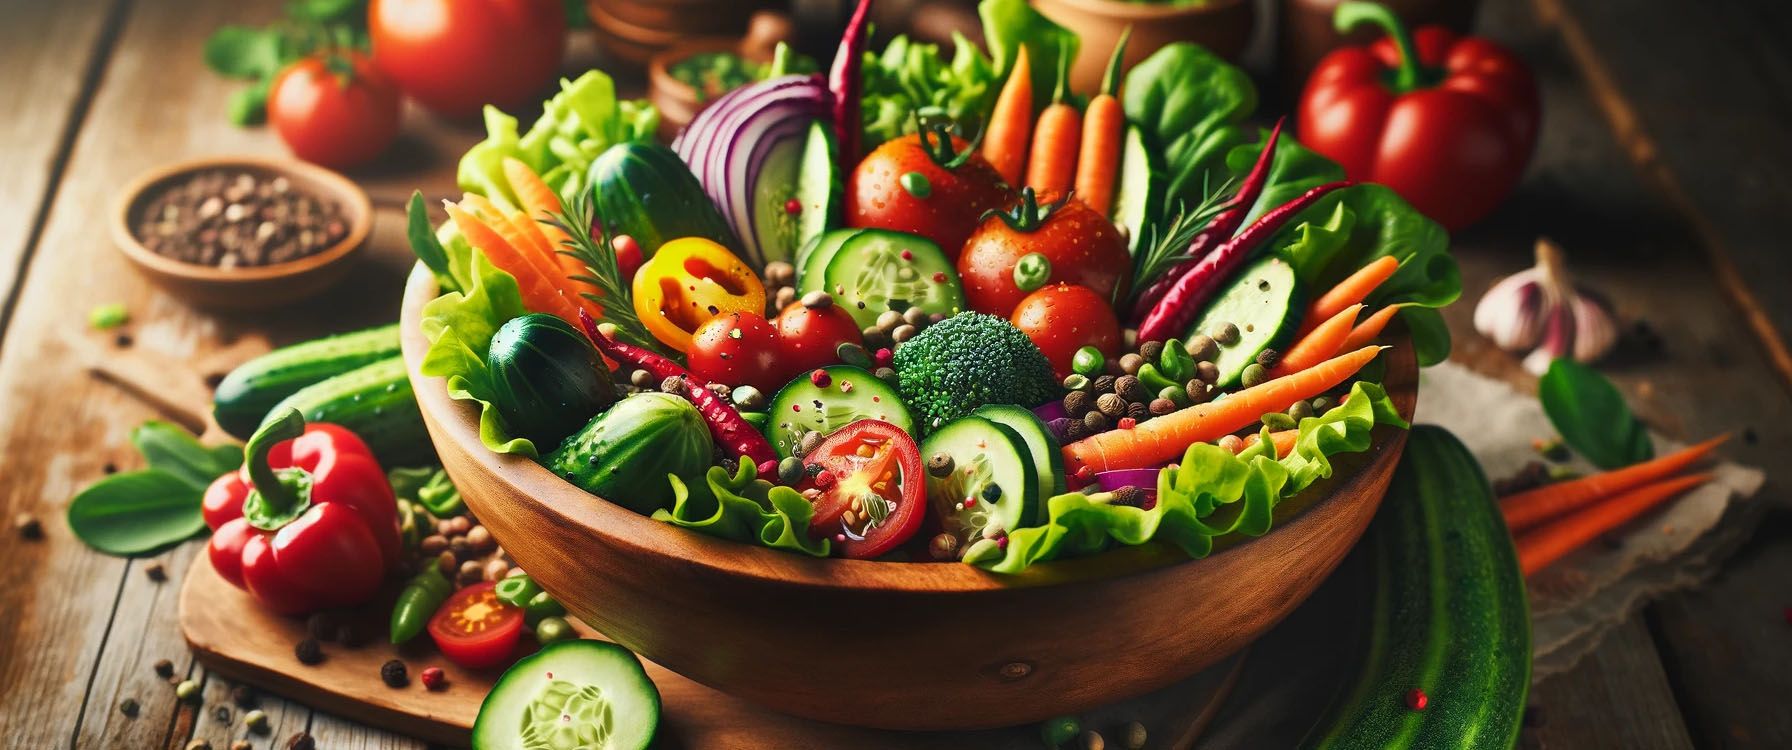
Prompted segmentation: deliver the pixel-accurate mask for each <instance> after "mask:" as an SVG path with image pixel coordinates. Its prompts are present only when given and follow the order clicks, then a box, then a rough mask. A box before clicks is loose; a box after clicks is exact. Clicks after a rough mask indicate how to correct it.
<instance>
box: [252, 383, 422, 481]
mask: <svg viewBox="0 0 1792 750" xmlns="http://www.w3.org/2000/svg"><path fill="white" fill-rule="evenodd" d="M289 408H291V409H298V410H299V414H300V415H302V416H303V417H305V421H307V422H328V423H330V424H333V425H339V426H341V427H345V428H347V429H348V430H349V431H350V432H353V433H355V434H356V435H358V436H360V438H361V440H362V441H363V442H365V443H367V447H368V448H369V449H371V450H372V451H373V455H374V457H376V458H378V459H379V460H380V464H381V465H382V466H416V465H418V464H425V463H435V461H436V454H435V446H433V445H431V444H430V442H429V433H428V432H427V431H426V430H425V429H424V428H423V412H421V411H419V410H418V409H417V396H416V394H414V393H412V392H411V381H410V379H409V378H408V377H407V376H406V374H405V368H404V360H403V359H400V358H398V357H388V358H386V359H382V360H380V361H378V362H375V363H373V364H370V365H366V366H364V367H360V368H356V369H354V370H350V371H348V372H345V373H342V374H341V375H337V376H335V377H333V378H329V379H327V380H323V381H320V382H318V383H314V384H312V385H308V386H306V387H304V388H301V389H299V391H298V392H297V393H294V394H292V395H291V396H287V397H286V398H285V399H284V400H282V401H281V402H280V403H278V404H275V405H274V408H272V409H270V410H268V411H269V413H270V414H281V413H285V411H286V410H287V409H289Z"/></svg>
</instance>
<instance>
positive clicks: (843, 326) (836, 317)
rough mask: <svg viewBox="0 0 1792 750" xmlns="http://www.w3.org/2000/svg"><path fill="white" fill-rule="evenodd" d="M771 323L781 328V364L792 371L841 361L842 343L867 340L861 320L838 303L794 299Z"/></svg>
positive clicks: (779, 340) (786, 369)
mask: <svg viewBox="0 0 1792 750" xmlns="http://www.w3.org/2000/svg"><path fill="white" fill-rule="evenodd" d="M772 324H773V325H775V326H777V328H778V345H779V347H780V349H781V351H782V352H783V357H782V359H781V364H782V365H783V370H784V372H785V373H786V374H789V375H795V374H796V373H799V372H804V371H806V370H813V369H815V368H817V367H826V366H828V365H831V364H834V363H835V362H839V361H840V355H839V354H838V351H839V349H840V345H841V344H863V343H865V339H864V336H863V335H861V334H860V332H859V324H858V323H856V322H854V321H853V319H852V314H851V313H848V312H847V311H846V310H844V309H841V307H840V306H839V305H827V306H824V307H813V308H812V307H804V306H803V303H801V302H792V303H790V305H789V306H787V307H785V308H784V311H783V312H780V313H778V319H777V320H775V321H773V322H772Z"/></svg>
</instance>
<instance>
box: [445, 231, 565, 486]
mask: <svg viewBox="0 0 1792 750" xmlns="http://www.w3.org/2000/svg"><path fill="white" fill-rule="evenodd" d="M459 244H460V246H462V247H464V248H465V250H464V252H465V254H466V256H467V257H466V260H465V261H462V262H461V263H460V265H463V266H464V267H466V268H468V269H470V273H469V276H468V284H467V286H466V287H465V288H464V289H463V290H460V291H451V292H447V293H445V294H443V295H442V296H440V297H437V298H435V299H433V300H430V301H429V302H428V303H427V304H425V305H424V306H423V335H424V336H425V337H427V338H428V339H429V349H428V351H426V352H424V354H423V365H422V366H421V367H420V368H419V369H420V370H421V371H422V373H423V374H424V375H433V376H437V377H443V378H447V380H448V395H449V396H451V397H453V398H455V399H457V400H465V401H476V402H478V403H479V440H480V442H482V443H484V444H485V447H486V448H488V449H490V450H492V451H494V452H496V453H517V454H521V455H524V456H528V457H530V458H534V457H535V456H536V455H538V451H537V449H536V447H535V444H534V443H532V442H530V441H529V440H528V439H527V438H521V437H516V436H514V435H511V434H510V433H509V431H508V430H506V429H505V427H504V420H503V418H502V417H500V416H499V413H498V408H497V407H496V406H495V405H494V403H493V401H494V399H496V398H497V392H498V389H497V386H496V384H495V383H494V382H493V381H492V373H491V369H490V368H489V367H487V366H486V362H485V353H486V350H487V349H489V348H491V343H492V337H493V336H495V335H497V333H498V328H499V327H501V326H503V325H504V322H505V321H508V320H510V319H511V318H515V317H517V316H519V315H523V314H524V313H527V312H528V310H526V309H524V308H523V298H522V295H521V293H519V292H518V291H517V286H516V279H515V278H514V277H512V276H511V275H510V274H507V273H504V272H503V271H500V270H498V269H497V268H496V267H494V266H493V265H492V263H491V261H489V260H487V259H486V257H485V254H484V253H478V252H473V250H472V248H471V247H467V246H466V243H465V242H461V243H459ZM448 252H449V254H450V255H453V254H456V253H459V252H463V251H460V250H457V249H456V247H455V245H453V244H450V245H448Z"/></svg>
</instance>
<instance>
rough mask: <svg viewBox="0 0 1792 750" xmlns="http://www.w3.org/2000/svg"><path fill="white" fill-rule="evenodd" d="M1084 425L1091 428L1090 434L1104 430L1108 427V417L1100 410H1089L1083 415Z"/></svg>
mask: <svg viewBox="0 0 1792 750" xmlns="http://www.w3.org/2000/svg"><path fill="white" fill-rule="evenodd" d="M1083 426H1084V427H1087V428H1089V432H1090V434H1094V433H1097V432H1104V431H1106V430H1107V428H1108V417H1107V415H1106V414H1102V413H1101V412H1099V411H1092V412H1089V413H1088V414H1084V415H1083Z"/></svg>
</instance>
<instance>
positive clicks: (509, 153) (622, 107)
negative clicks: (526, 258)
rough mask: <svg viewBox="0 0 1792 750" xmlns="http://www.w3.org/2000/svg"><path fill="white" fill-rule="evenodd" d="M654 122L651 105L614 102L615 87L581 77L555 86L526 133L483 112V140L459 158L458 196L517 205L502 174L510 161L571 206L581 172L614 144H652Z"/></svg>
mask: <svg viewBox="0 0 1792 750" xmlns="http://www.w3.org/2000/svg"><path fill="white" fill-rule="evenodd" d="M659 120H660V114H659V110H657V109H654V107H653V105H652V104H649V103H647V102H646V101H644V100H639V99H618V98H616V82H615V81H613V80H611V78H610V77H609V76H608V75H605V74H604V73H603V72H602V71H597V70H590V71H586V72H585V74H584V75H581V76H579V77H578V79H576V80H572V81H565V80H562V81H561V82H560V93H558V94H555V95H554V98H552V99H549V100H548V101H547V103H546V104H545V105H543V106H542V112H541V117H540V118H539V119H537V120H536V121H535V124H534V125H532V126H530V127H529V130H528V132H524V133H520V134H519V133H518V131H517V121H516V118H515V117H511V116H510V115H507V114H504V113H503V112H502V111H500V110H499V109H498V108H496V107H486V108H485V132H486V136H485V140H483V141H480V142H479V143H478V144H477V145H474V146H473V148H471V149H468V151H467V153H466V154H465V155H464V156H462V157H461V158H460V167H459V170H458V171H457V179H458V180H459V182H460V186H461V189H463V190H466V191H468V192H473V193H478V194H480V195H483V196H485V197H487V198H491V199H492V200H502V201H505V202H506V203H508V204H509V205H512V206H515V205H518V203H517V199H516V196H515V195H514V194H512V193H511V190H510V183H509V181H507V180H505V179H504V168H503V163H504V158H505V157H514V158H516V159H519V160H521V161H522V162H523V163H524V164H527V165H529V167H530V168H531V169H534V170H535V172H536V173H537V174H540V175H541V178H542V179H543V180H545V181H547V183H548V185H549V186H551V187H553V188H554V189H555V190H556V191H558V192H559V193H560V196H561V198H563V199H567V200H571V199H573V198H575V197H577V196H578V195H579V193H580V191H581V190H583V189H584V184H585V168H586V167H587V166H589V165H590V164H591V161H592V160H593V159H596V158H597V155H598V154H601V153H603V152H604V149H607V148H609V147H610V146H612V145H615V144H617V143H622V142H625V141H646V140H650V139H652V138H653V133H654V129H655V128H657V127H659Z"/></svg>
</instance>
